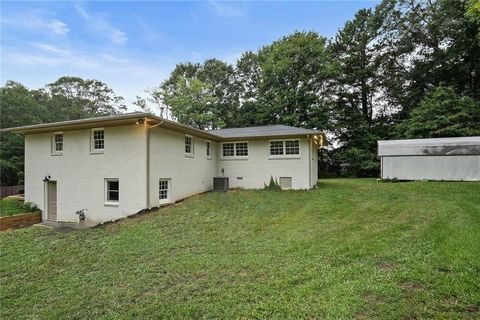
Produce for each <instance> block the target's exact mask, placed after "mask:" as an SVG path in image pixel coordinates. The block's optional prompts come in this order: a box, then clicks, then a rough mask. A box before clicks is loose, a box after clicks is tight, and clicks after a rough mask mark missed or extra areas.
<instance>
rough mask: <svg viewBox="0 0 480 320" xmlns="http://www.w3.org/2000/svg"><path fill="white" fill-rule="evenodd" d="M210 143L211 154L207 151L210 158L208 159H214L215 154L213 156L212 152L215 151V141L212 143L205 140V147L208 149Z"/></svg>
mask: <svg viewBox="0 0 480 320" xmlns="http://www.w3.org/2000/svg"><path fill="white" fill-rule="evenodd" d="M208 145H210V154H208V153H207V159H208V160H212V159H213V156H212V153H213V143H212V141H210V140H207V141H206V142H205V148H207V150H208Z"/></svg>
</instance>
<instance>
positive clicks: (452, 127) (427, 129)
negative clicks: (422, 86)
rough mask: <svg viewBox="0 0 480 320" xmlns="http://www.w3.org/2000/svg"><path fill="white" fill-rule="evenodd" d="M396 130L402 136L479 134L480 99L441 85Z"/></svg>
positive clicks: (430, 136)
mask: <svg viewBox="0 0 480 320" xmlns="http://www.w3.org/2000/svg"><path fill="white" fill-rule="evenodd" d="M395 130H396V133H397V136H398V137H400V138H438V137H463V136H479V135H480V102H479V101H478V100H476V101H475V100H474V99H472V98H470V97H468V96H461V95H458V94H457V93H455V90H454V88H453V87H446V86H443V85H440V86H438V87H436V88H434V89H433V90H432V91H431V92H430V93H429V94H428V95H427V96H426V98H425V99H424V100H423V101H422V102H420V104H419V105H418V106H417V107H415V108H414V109H413V110H412V111H411V113H410V117H409V118H407V119H405V120H404V121H403V122H402V123H400V124H399V125H398V126H397V127H396V128H395Z"/></svg>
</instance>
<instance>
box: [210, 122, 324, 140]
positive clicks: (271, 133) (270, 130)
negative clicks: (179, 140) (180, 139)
mask: <svg viewBox="0 0 480 320" xmlns="http://www.w3.org/2000/svg"><path fill="white" fill-rule="evenodd" d="M209 132H211V133H213V134H215V135H217V136H220V137H222V138H224V139H239V138H257V139H258V138H267V137H290V136H293V137H298V136H306V135H321V134H322V133H321V132H320V131H316V130H310V129H304V128H298V127H291V126H286V125H282V124H276V125H269V126H259V127H245V128H229V129H218V130H210V131H209Z"/></svg>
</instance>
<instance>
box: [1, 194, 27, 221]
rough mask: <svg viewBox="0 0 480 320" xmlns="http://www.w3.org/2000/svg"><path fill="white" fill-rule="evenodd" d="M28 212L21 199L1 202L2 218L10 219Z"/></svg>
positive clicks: (6, 199)
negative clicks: (9, 217)
mask: <svg viewBox="0 0 480 320" xmlns="http://www.w3.org/2000/svg"><path fill="white" fill-rule="evenodd" d="M26 212H27V211H26V210H25V208H24V207H23V201H19V199H16V198H3V199H1V200H0V217H8V216H13V215H16V214H21V213H26Z"/></svg>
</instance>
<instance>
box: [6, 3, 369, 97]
mask: <svg viewBox="0 0 480 320" xmlns="http://www.w3.org/2000/svg"><path fill="white" fill-rule="evenodd" d="M376 3H378V1H317V2H314V1H309V2H293V1H282V2H273V1H263V2H249V1H242V2H233V1H232V2H221V1H204V2H200V1H190V2H162V1H149V2H139V1H136V2H126V1H122V2H114V1H104V2H100V1H94V2H74V1H62V2H51V1H49V2H41V1H35V2H4V1H2V2H1V20H0V26H1V65H0V67H1V74H0V75H1V82H2V84H3V83H4V82H5V81H6V80H15V81H19V82H21V83H23V84H25V85H27V86H28V87H30V88H38V87H42V86H44V85H46V84H48V83H50V82H53V81H55V80H56V79H57V78H58V77H60V76H62V75H72V76H80V77H84V78H95V79H99V80H102V81H104V82H106V83H107V84H108V85H109V86H110V87H112V88H113V89H114V90H115V92H116V93H117V94H119V95H122V96H123V97H125V99H126V102H127V105H130V103H131V101H132V100H133V99H134V97H135V96H136V95H141V96H144V95H145V94H144V90H145V89H146V88H149V87H154V86H157V85H159V84H160V82H161V81H162V80H163V79H165V78H166V77H168V75H169V73H170V71H171V70H172V69H173V68H174V67H175V65H176V64H177V63H179V62H185V61H195V62H201V61H203V60H205V59H207V58H212V57H214V58H218V59H221V60H224V61H226V62H229V63H235V61H236V59H237V58H238V57H239V56H240V54H241V53H242V52H244V51H246V50H253V51H254V50H257V49H258V48H260V47H262V46H263V45H267V44H269V43H271V42H272V41H274V40H277V39H278V38H280V37H282V36H284V35H288V34H290V33H292V32H294V31H295V30H305V31H310V30H312V31H316V32H318V33H319V34H321V35H324V36H327V37H331V36H334V35H335V33H336V31H337V30H338V29H339V28H341V27H342V26H343V25H344V23H345V22H346V21H347V20H349V19H351V18H352V17H353V16H354V14H355V12H356V11H357V10H358V9H360V8H366V7H373V6H375V4H376Z"/></svg>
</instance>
